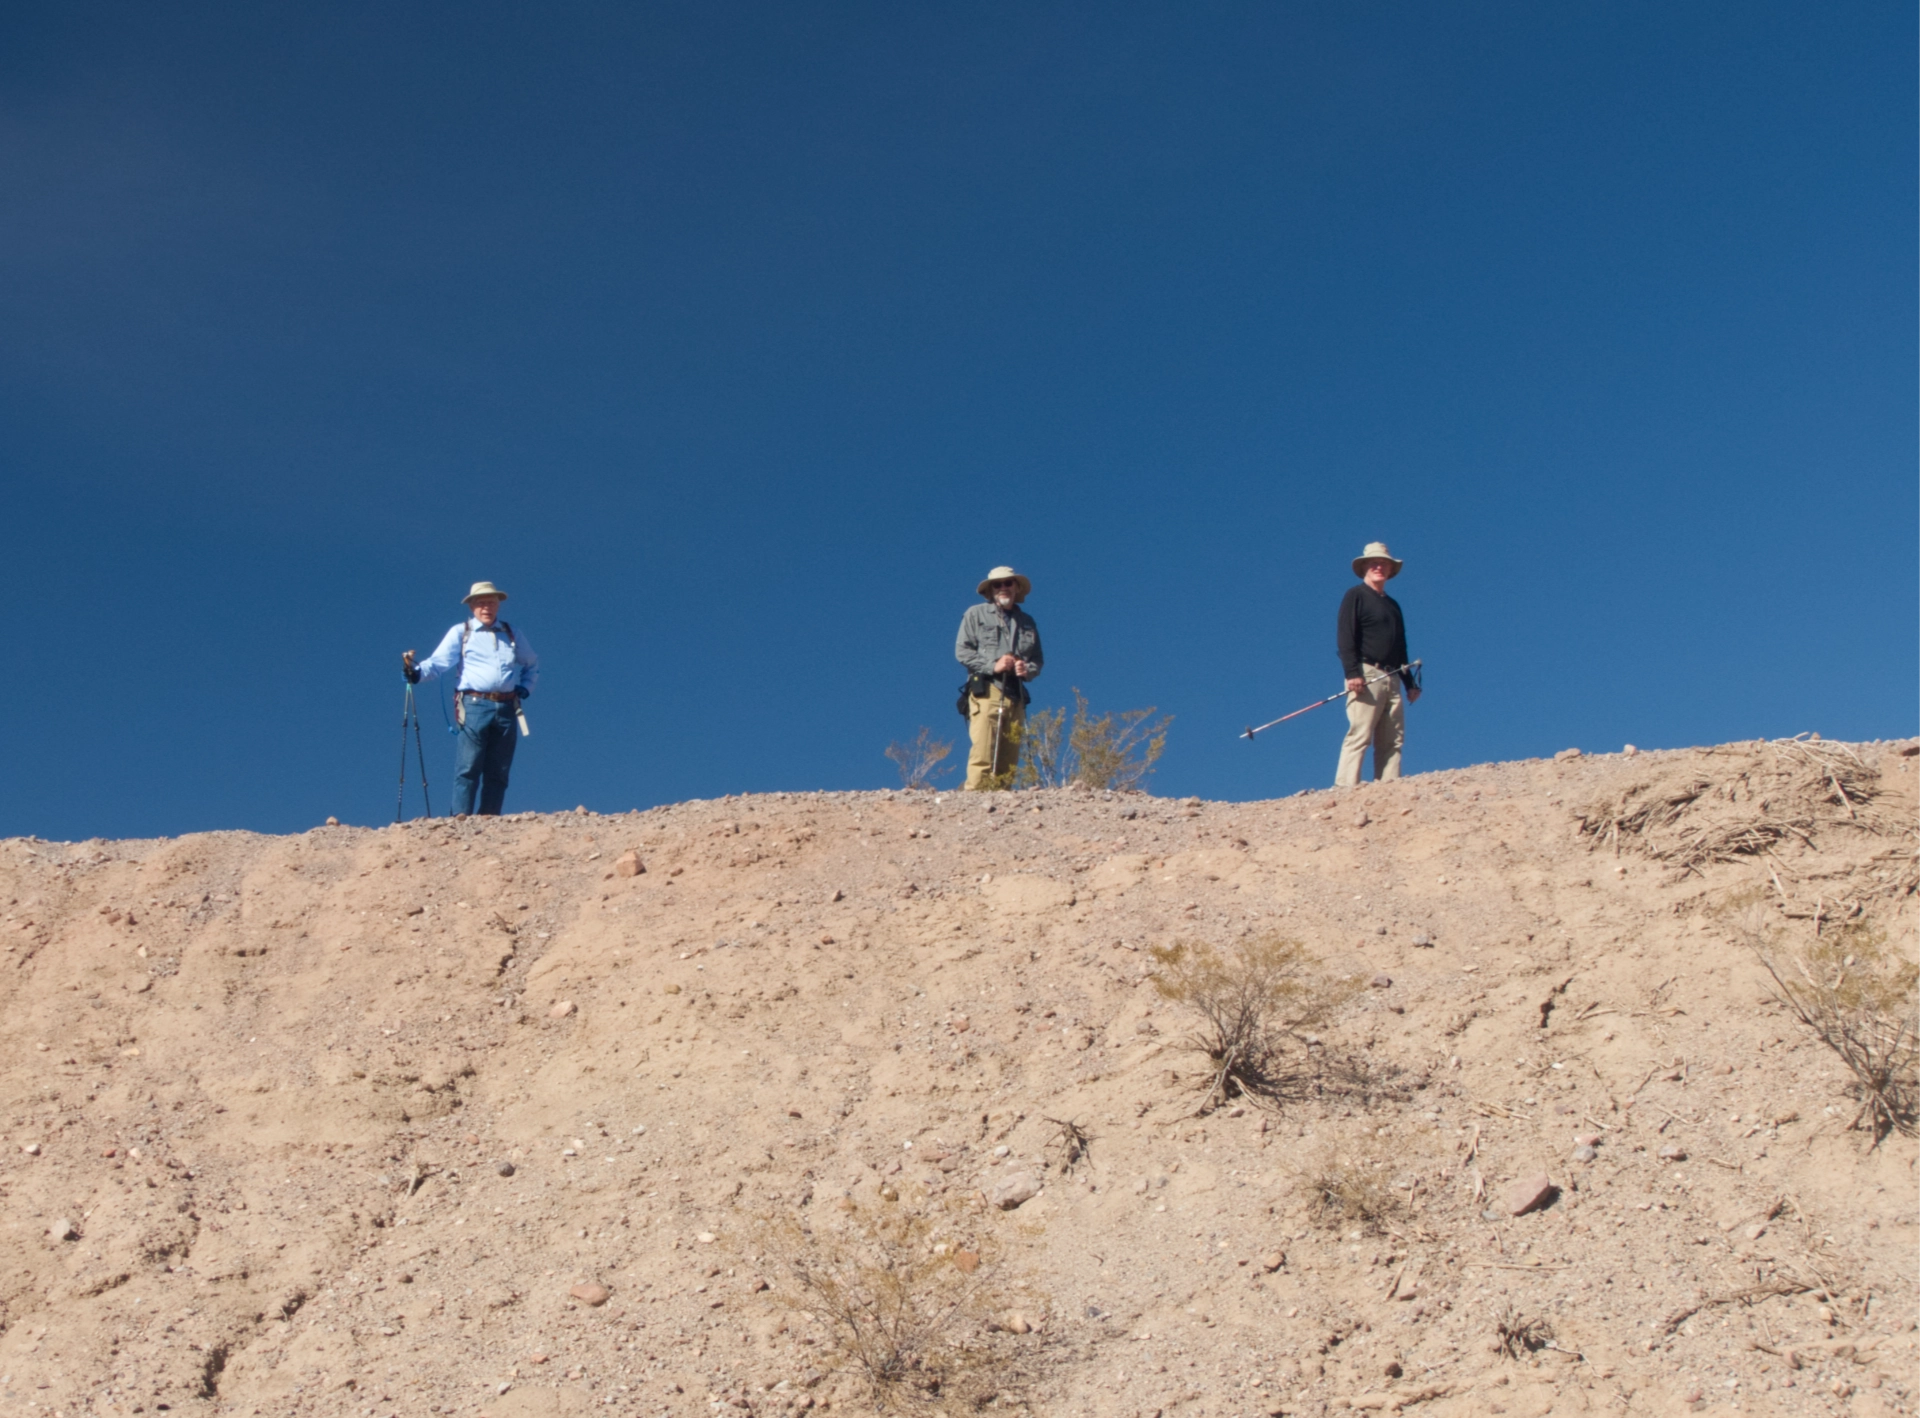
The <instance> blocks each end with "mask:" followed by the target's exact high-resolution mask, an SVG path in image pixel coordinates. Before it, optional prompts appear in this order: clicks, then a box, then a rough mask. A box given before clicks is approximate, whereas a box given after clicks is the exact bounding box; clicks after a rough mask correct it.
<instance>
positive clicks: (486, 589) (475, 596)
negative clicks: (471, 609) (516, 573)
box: [461, 581, 507, 606]
mask: <svg viewBox="0 0 1920 1418" xmlns="http://www.w3.org/2000/svg"><path fill="white" fill-rule="evenodd" d="M482 596H498V597H499V598H500V599H501V600H503V601H504V600H505V599H506V598H507V593H506V592H505V591H503V590H501V589H500V588H499V587H498V586H496V585H494V584H493V582H491V581H476V582H474V583H473V589H472V590H471V591H469V592H467V594H466V596H465V597H464V598H463V599H462V601H461V604H462V605H469V606H470V605H472V604H473V603H474V602H475V601H477V600H479V599H480V598H481V597H482Z"/></svg>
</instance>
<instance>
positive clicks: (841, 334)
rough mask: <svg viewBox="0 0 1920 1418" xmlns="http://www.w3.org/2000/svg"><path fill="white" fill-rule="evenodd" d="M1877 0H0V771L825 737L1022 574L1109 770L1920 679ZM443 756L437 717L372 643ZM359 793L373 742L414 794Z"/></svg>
mask: <svg viewBox="0 0 1920 1418" xmlns="http://www.w3.org/2000/svg"><path fill="white" fill-rule="evenodd" d="M1915 47H1916V35H1915V16H1914V10H1913V7H1912V5H1911V4H1892V3H1883V4H1858V3H1834V4H1823V5H1807V4H1766V3H1740V4H1732V3H1722V4H1703V5H1684V6H1674V5H1670V4H1632V3H1624V4H1623V3H1613V0H1608V3H1571V4H1555V5H1541V4H1537V3H1526V4H1522V3H1512V4H1471V3H1468V4H1450V5H1432V4H1415V3H1401V4H1386V3H1383V4H1370V5H1354V4H1351V3H1346V2H1345V0H1329V3H1318V4H1289V3H1270V2H1269V0H1258V3H1253V2H1252V0H1250V2H1249V3H1242V4H1224V3H1187V4H1157V5H1139V4H1127V3H1102V4H1097V5H1096V4H1072V5H1069V4H1058V5H1054V4H1040V5H1036V4H1031V3H1023V4H996V3H976V4H968V5H901V4H893V3H890V4H879V3H875V4H832V3H823V4H809V5H794V4H771V3H766V4H727V3H721V2H720V0H700V3H697V4H670V3H655V4H649V5H644V6H641V5H629V4H611V3H608V4H568V3H555V4H546V5H531V6H530V5H524V4H516V5H498V4H487V3H463V4H460V5H427V4H420V5H393V4H379V5H372V4H357V3H339V0H336V2H335V3H329V4H326V5H286V4H257V3H256V4H245V5H242V4H233V5H229V6H210V5H194V4H178V5H174V4H169V5H152V4H131V3H128V4H116V5H96V4H87V3H63V4H57V5H56V4H50V3H43V2H42V0H25V3H18V4H14V5H10V6H8V7H6V10H5V13H4V16H0V435H3V436H0V478H3V479H4V482H3V484H0V490H4V494H5V496H4V506H5V509H6V513H5V517H4V521H3V522H0V537H4V552H5V558H6V571H7V576H6V586H7V592H8V602H9V604H8V606H7V629H8V637H7V638H8V640H9V642H10V646H11V656H10V660H11V663H10V665H9V670H10V673H9V674H8V675H7V684H8V688H9V690H10V693H9V695H8V699H7V703H6V721H5V722H6V730H7V751H6V753H5V767H4V769H0V833H4V834H26V833H33V834H38V835H41V836H48V837H66V838H77V837H85V836H90V835H102V836H125V835H142V834H156V833H174V832H182V831H189V830H198V829H205V828H218V827H248V828H257V829H264V830H272V831H283V830H289V829H299V828H304V827H306V826H308V825H310V824H312V823H314V822H316V821H318V820H319V819H321V818H323V817H325V816H326V815H327V814H329V813H333V814H337V815H338V816H339V817H341V818H342V819H344V820H347V821H357V822H375V823H377V822H380V821H383V820H387V819H390V818H391V816H392V812H393V794H394V787H395V776H396V766H397V737H398V728H399V717H398V716H399V710H400V699H401V683H400V679H399V675H398V670H397V657H398V654H399V652H400V650H401V649H403V648H405V647H407V646H414V647H418V648H420V649H421V650H423V651H424V650H426V649H428V648H430V647H431V646H432V645H433V643H434V642H435V640H436V638H437V637H438V636H439V635H440V634H441V633H442V632H444V630H445V629H446V628H447V626H448V625H450V624H452V623H453V622H454V620H455V619H456V618H457V617H458V614H459V606H458V605H457V600H458V597H459V595H460V594H461V593H462V592H463V591H464V589H465V587H466V586H467V584H468V583H469V582H471V581H473V580H475V579H477V578H482V577H484V578H490V579H493V580H496V581H498V582H500V583H501V584H502V585H504V586H505V587H506V588H507V589H508V590H509V591H510V592H511V593H512V596H513V599H512V600H511V601H510V602H509V604H508V617H509V619H510V620H512V621H513V622H514V624H515V625H516V627H517V628H519V629H521V630H522V631H524V632H525V633H526V634H527V635H528V637H529V638H530V639H532V640H533V641H534V643H535V644H536V645H537V646H538V648H539V650H540V652H541V654H542V656H543V658H544V660H545V682H544V685H543V688H542V690H541V692H540V694H539V695H538V696H537V697H536V698H535V699H534V700H533V701H532V703H531V704H530V705H529V713H530V716H531V718H532V721H533V725H534V737H533V738H532V739H530V740H529V741H528V742H527V743H525V744H524V745H523V746H522V749H521V754H520V759H519V763H518V765H517V767H516V772H515V778H514V786H513V791H512V793H511V794H510V796H509V799H508V807H509V809H510V810H512V809H518V808H554V807H570V806H572V805H573V804H575V803H577V802H579V803H586V804H588V805H590V806H592V807H594V808H596V809H602V810H612V809H621V808H627V807H633V806H645V805H648V804H652V803H657V802H663V801H669V800H674V799H679V798H685V797H712V796H718V795H720V794H723V793H728V792H739V791H752V790H766V789H803V788H845V787H878V786H883V785H886V784H888V783H890V782H894V781H897V780H896V779H895V778H894V775H893V769H892V766H891V765H890V764H889V763H888V762H886V760H884V759H883V758H882V757H881V750H882V749H883V748H884V747H885V746H886V744H887V743H888V741H889V740H891V739H894V738H905V737H909V736H911V735H912V734H913V733H914V731H915V730H916V729H917V728H918V727H919V726H920V725H922V724H926V725H930V726H931V727H933V728H934V729H935V731H936V732H939V733H942V734H945V735H948V736H951V737H959V736H960V735H961V730H962V725H961V723H960V721H959V719H957V718H956V717H955V716H954V713H953V708H952V703H953V697H954V691H955V687H956V685H957V684H958V682H959V679H960V672H959V669H958V667H957V666H956V665H955V663H954V661H953V659H952V639H953V633H954V629H955V626H956V624H957V622H958V619H959V616H960V613H961V611H962V610H963V609H964V608H965V606H966V605H967V604H968V602H969V600H970V599H971V598H972V596H973V585H974V582H975V581H976V580H978V578H979V577H980V575H981V574H982V573H983V572H984V571H986V569H987V568H988V567H989V566H991V565H993V564H994V563H996V562H1002V561H1011V562H1013V563H1014V564H1016V565H1017V566H1019V567H1020V568H1021V569H1022V570H1024V571H1026V572H1028V573H1029V574H1030V575H1031V576H1032V577H1033V579H1034V582H1035V590H1034V594H1033V598H1032V600H1031V601H1030V603H1029V607H1030V609H1031V610H1032V611H1033V612H1034V613H1035V615H1036V616H1037V618H1038V619H1039V621H1040V624H1041V628H1042V630H1043V632H1044V634H1045V638H1046V644H1047V649H1048V655H1049V663H1048V669H1047V672H1046V675H1045V676H1044V677H1043V679H1042V680H1041V681H1040V682H1039V684H1038V686H1037V688H1038V689H1039V700H1040V702H1041V703H1042V704H1052V703H1058V702H1061V701H1063V700H1065V699H1066V698H1067V697H1068V694H1069V690H1070V688H1071V687H1072V686H1074V685H1078V686H1080V687H1082V688H1083V689H1084V690H1085V691H1086V692H1087V693H1088V695H1089V696H1090V697H1091V699H1092V700H1093V702H1094V703H1095V705H1096V706H1100V707H1108V708H1127V707H1134V706H1144V705H1148V704H1154V705H1158V706H1159V707H1160V708H1161V710H1162V711H1165V712H1171V713H1173V714H1174V715H1176V722H1175V724H1174V728H1173V735H1172V738H1171V740H1170V745H1169V748H1168V751H1167V755H1166V758H1165V760H1164V767H1163V770H1162V772H1161V773H1160V775H1159V777H1158V779H1157V783H1156V786H1157V789H1158V790H1159V791H1161V792H1166V793H1181V794H1185V793H1198V794H1201V795H1205V796H1216V797H1227V798H1257V797H1267V796H1274V795H1279V794H1283V793H1288V792H1292V791H1294V790H1296V789H1299V788H1302V787H1306V786H1317V785H1321V784H1324V783H1326V782H1328V781H1330V779H1331V776H1332V772H1333V764H1334V756H1335V751H1336V747H1337V740H1338V736H1339V732H1340V729H1341V727H1342V721H1341V718H1340V715H1339V711H1338V709H1337V708H1328V709H1324V710H1321V711H1319V712H1318V713H1317V714H1315V715H1312V716H1309V717H1308V718H1306V719H1304V720H1301V721H1297V722H1295V723H1293V724H1289V725H1286V726H1284V728H1282V729H1280V730H1276V731H1275V732H1274V733H1273V734H1272V735H1271V736H1270V737H1263V739H1262V740H1261V741H1260V742H1258V743H1256V744H1251V745H1250V744H1247V743H1245V742H1241V741H1239V740H1237V739H1236V737H1235V735H1236V734H1237V732H1238V731H1239V730H1240V729H1241V728H1242V727H1243V726H1244V725H1245V724H1247V723H1248V722H1250V721H1258V720H1261V719H1265V718H1269V717H1271V716H1272V715H1274V714H1277V713H1280V712H1282V711H1284V710H1286V709H1290V708H1293V707H1295V706H1296V705H1298V704H1300V703H1303V702H1305V701H1306V700H1308V699H1311V698H1315V697H1317V696H1319V695H1321V694H1325V693H1328V692H1329V691H1331V690H1332V689H1334V688H1336V687H1337V686H1338V683H1339V667H1338V665H1337V663H1336V661H1335V659H1334V656H1333V651H1332V629H1333V616H1334V609H1335V606H1336V604H1337V602H1338V600H1339V597H1340V595H1341V593H1342V592H1343V591H1344V589H1345V588H1346V586H1347V585H1349V584H1350V582H1351V576H1350V573H1349V572H1348V570H1347V563H1348V561H1349V559H1350V558H1351V557H1352V556H1353V555H1354V554H1355V553H1356V552H1357V551H1358V550H1359V548H1360V546H1361V544H1362V543H1364V542H1366V541H1368V540H1370V539H1374V538H1384V539H1385V540H1387V541H1388V542H1390V543H1391V544H1392V545H1393V547H1394V549H1395V550H1396V551H1397V552H1398V553H1400V554H1401V555H1402V556H1404V557H1405V558H1406V561H1407V570H1406V573H1405V574H1404V575H1403V576H1402V577H1401V578H1400V579H1399V581H1397V582H1396V583H1395V590H1396V593H1397V594H1398V595H1399V597H1400V599H1401V601H1402V603H1403V604H1404V606H1405V607H1406V611H1407V615H1408V619H1409V624H1410V629H1411V636H1412V647H1413V653H1415V654H1417V655H1420V656H1423V657H1424V658H1425V660H1426V661H1427V665H1428V677H1427V685H1428V694H1427V697H1426V698H1425V699H1424V700H1423V701H1422V703H1421V704H1419V705H1418V706H1416V707H1415V708H1414V710H1413V711H1412V714H1411V716H1410V727H1409V747H1408V762H1409V767H1410V770H1421V769H1431V768H1438V767H1445V766H1449V765H1460V764H1466V763H1473V762H1481V761H1485V760H1489V759H1500V758H1513V757H1522V756H1530V755H1538V754H1544V753H1551V752H1553V751H1554V750H1556V749H1559V748H1562V747H1565V746H1567V745H1580V746H1582V747H1584V748H1587V749H1590V750H1592V749H1612V748H1618V747H1619V746H1620V744H1622V743H1623V742H1626V741H1632V742H1635V743H1638V744H1640V745H1643V746H1669V745H1679V744H1689V743H1702V742H1711V741H1720V740H1726V739H1733V738H1742V737H1753V736H1756V735H1761V734H1765V735H1770V736H1771V735H1781V734H1790V733H1794V732H1796V731H1799V730H1803V729H1817V730H1819V731H1820V732H1822V733H1824V734H1826V735H1828V736H1830V737H1841V736H1844V737H1855V738H1860V737H1888V736H1894V735H1904V734H1910V733H1913V732H1914V731H1915V727H1916V702H1917V701H1920V669H1917V665H1920V655H1917V654H1916V644H1917V642H1920V616H1917V615H1916V604H1917V602H1920V596H1917V595H1916V579H1917V575H1920V567H1917V560H1916V556H1917V545H1916V523H1917V522H1920V500H1917V498H1916V475H1915V470H1916V434H1915V427H1916V418H1915V415H1916V394H1915V390H1916V379H1917V377H1920V370H1917V368H1916V354H1915V318H1916V280H1915V247H1916V242H1915V236H1916V217H1915V170H1916V141H1915V126H1916V125H1915V111H1916V92H1915V89H1916V85H1915V58H1914V56H1915ZM427 713H428V728H429V731H430V733H431V734H432V735H433V737H432V738H430V739H429V752H430V755H431V759H430V768H431V776H432V778H433V781H434V784H435V791H436V799H437V801H436V808H441V807H443V805H444V803H445V790H446V786H447V784H448V781H449V779H450V778H451V758H452V749H451V746H450V743H449V741H448V740H447V738H446V735H445V732H444V730H443V729H442V728H441V727H440V718H439V716H440V710H439V708H438V706H437V705H436V704H433V703H431V702H430V703H429V705H428V709H427ZM409 810H410V811H411V810H413V805H412V804H411V803H410V804H409Z"/></svg>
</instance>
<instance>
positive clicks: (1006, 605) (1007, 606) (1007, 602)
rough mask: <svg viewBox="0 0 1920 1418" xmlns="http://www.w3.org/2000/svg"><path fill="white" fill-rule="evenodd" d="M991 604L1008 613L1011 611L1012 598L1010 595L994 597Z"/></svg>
mask: <svg viewBox="0 0 1920 1418" xmlns="http://www.w3.org/2000/svg"><path fill="white" fill-rule="evenodd" d="M993 603H994V604H995V605H996V606H998V607H1000V609H1001V610H1003V611H1010V610H1012V609H1013V596H1012V595H1011V594H1006V595H999V596H995V597H994V598H993Z"/></svg>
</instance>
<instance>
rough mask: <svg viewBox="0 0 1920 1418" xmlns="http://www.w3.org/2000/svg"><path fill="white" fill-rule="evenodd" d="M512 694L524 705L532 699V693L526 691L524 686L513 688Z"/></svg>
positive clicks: (528, 690)
mask: <svg viewBox="0 0 1920 1418" xmlns="http://www.w3.org/2000/svg"><path fill="white" fill-rule="evenodd" d="M513 692H514V693H515V694H516V695H518V696H519V698H520V702H521V703H522V704H525V703H526V702H527V701H528V700H529V699H531V698H533V691H532V690H530V689H528V688H527V687H526V686H525V685H517V686H515V687H514V691H513Z"/></svg>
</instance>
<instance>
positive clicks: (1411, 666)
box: [1240, 660, 1420, 739]
mask: <svg viewBox="0 0 1920 1418" xmlns="http://www.w3.org/2000/svg"><path fill="white" fill-rule="evenodd" d="M1419 668H1420V661H1418V660H1409V661H1408V662H1407V663H1406V664H1404V665H1402V666H1400V668H1399V669H1396V670H1386V671H1384V672H1382V673H1380V674H1377V675H1368V676H1367V677H1366V682H1367V683H1368V684H1378V683H1380V681H1382V680H1387V679H1392V678H1393V677H1394V676H1395V675H1398V674H1405V673H1406V672H1407V671H1408V670H1413V671H1416V673H1417V672H1418V670H1419ZM1346 694H1347V691H1346V690H1345V689H1341V690H1339V691H1337V692H1336V693H1333V694H1329V695H1328V696H1327V697H1326V698H1325V699H1316V700H1314V701H1313V703H1311V704H1309V705H1307V707H1306V708H1305V709H1296V710H1294V711H1293V712H1292V713H1291V714H1282V715H1281V716H1280V717H1279V718H1277V719H1272V720H1269V721H1268V722H1267V723H1264V724H1262V725H1261V726H1260V727H1259V728H1257V729H1251V728H1250V729H1248V730H1247V731H1246V732H1245V733H1244V734H1242V735H1240V737H1241V738H1243V739H1251V738H1252V737H1253V736H1254V735H1255V734H1258V733H1264V732H1266V731H1267V730H1268V729H1270V728H1272V727H1273V726H1274V725H1275V724H1284V723H1286V722H1287V720H1289V719H1297V718H1299V717H1300V716H1301V715H1302V714H1305V713H1307V712H1309V711H1310V710H1314V709H1318V708H1319V707H1320V706H1321V705H1322V704H1331V703H1333V701H1334V700H1336V699H1341V698H1344V697H1345V696H1346Z"/></svg>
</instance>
